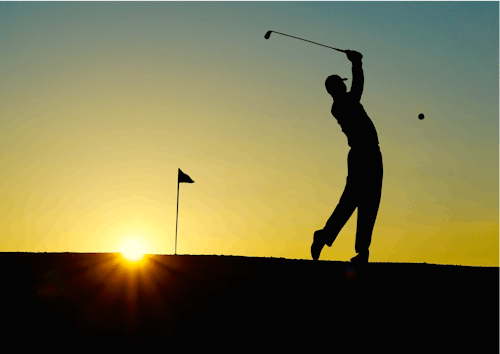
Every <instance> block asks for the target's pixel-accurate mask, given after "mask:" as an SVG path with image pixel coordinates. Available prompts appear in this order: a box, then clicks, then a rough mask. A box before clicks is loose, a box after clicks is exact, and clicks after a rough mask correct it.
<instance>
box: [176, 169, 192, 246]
mask: <svg viewBox="0 0 500 354" xmlns="http://www.w3.org/2000/svg"><path fill="white" fill-rule="evenodd" d="M179 183H194V181H193V180H192V179H191V177H189V176H188V175H187V174H185V173H184V172H182V171H181V169H180V168H179V173H178V175H177V215H176V217H175V254H177V224H178V220H179Z"/></svg>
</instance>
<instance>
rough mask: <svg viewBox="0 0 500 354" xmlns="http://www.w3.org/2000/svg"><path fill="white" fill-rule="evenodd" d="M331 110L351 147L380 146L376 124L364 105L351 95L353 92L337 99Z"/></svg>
mask: <svg viewBox="0 0 500 354" xmlns="http://www.w3.org/2000/svg"><path fill="white" fill-rule="evenodd" d="M331 112H332V115H333V116H334V117H335V118H336V119H337V122H338V123H339V124H340V127H341V128H342V131H343V132H344V134H345V135H347V143H348V144H349V146H350V147H351V148H354V147H377V146H378V144H379V141H378V136H377V131H376V129H375V126H374V125H373V122H372V120H371V119H370V117H368V115H367V114H366V112H365V109H364V108H363V105H362V104H361V103H360V102H359V101H358V100H357V99H356V98H355V97H353V96H352V95H351V92H349V93H346V95H345V96H344V99H343V100H336V101H335V102H334V103H333V105H332V110H331Z"/></svg>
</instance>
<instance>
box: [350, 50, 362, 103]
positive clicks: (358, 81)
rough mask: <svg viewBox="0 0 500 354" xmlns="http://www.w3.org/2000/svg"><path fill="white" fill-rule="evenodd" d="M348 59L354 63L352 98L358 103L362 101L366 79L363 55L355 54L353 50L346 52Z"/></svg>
mask: <svg viewBox="0 0 500 354" xmlns="http://www.w3.org/2000/svg"><path fill="white" fill-rule="evenodd" d="M346 54H347V59H349V60H350V61H351V63H352V85H351V91H350V94H351V97H352V98H353V99H355V100H356V101H358V102H359V101H360V100H361V94H362V93H363V86H364V83H365V77H364V75H363V64H362V62H361V59H362V58H363V56H362V55H361V53H358V52H355V51H353V50H348V51H346Z"/></svg>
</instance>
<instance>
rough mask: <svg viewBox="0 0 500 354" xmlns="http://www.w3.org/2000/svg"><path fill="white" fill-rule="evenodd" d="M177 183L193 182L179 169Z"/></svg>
mask: <svg viewBox="0 0 500 354" xmlns="http://www.w3.org/2000/svg"><path fill="white" fill-rule="evenodd" d="M178 181H179V183H194V181H193V180H192V179H191V177H189V176H188V175H187V174H185V173H184V172H182V171H181V169H180V168H179V177H178Z"/></svg>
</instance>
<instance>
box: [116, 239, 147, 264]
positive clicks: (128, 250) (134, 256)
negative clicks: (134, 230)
mask: <svg viewBox="0 0 500 354" xmlns="http://www.w3.org/2000/svg"><path fill="white" fill-rule="evenodd" d="M121 253H122V256H123V257H124V258H125V259H126V260H128V261H129V262H138V261H140V260H141V259H142V258H143V257H144V254H145V253H146V247H145V246H144V244H142V242H140V241H138V240H131V241H128V242H127V243H125V244H124V245H123V247H122V249H121Z"/></svg>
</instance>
